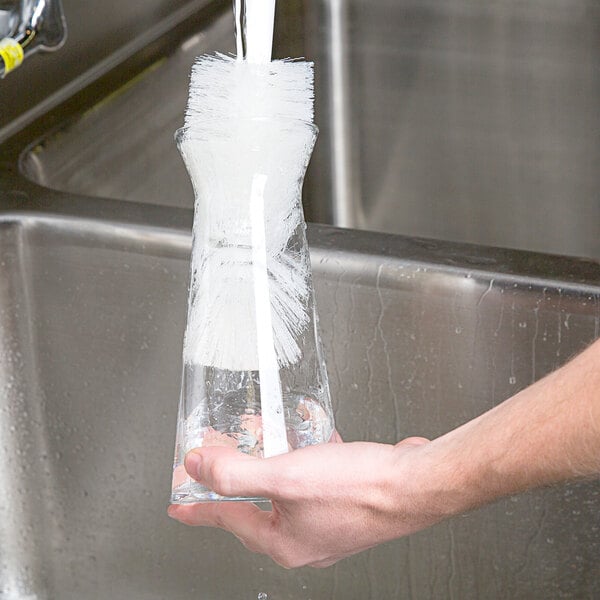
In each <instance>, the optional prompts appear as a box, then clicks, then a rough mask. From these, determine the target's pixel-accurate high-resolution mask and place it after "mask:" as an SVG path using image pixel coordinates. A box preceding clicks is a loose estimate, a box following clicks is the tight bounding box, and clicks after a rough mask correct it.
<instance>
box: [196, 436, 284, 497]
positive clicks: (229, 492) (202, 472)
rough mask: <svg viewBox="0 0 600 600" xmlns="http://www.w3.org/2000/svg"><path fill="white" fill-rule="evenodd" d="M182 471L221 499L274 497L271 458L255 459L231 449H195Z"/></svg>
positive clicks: (273, 470) (274, 486)
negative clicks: (225, 497)
mask: <svg viewBox="0 0 600 600" xmlns="http://www.w3.org/2000/svg"><path fill="white" fill-rule="evenodd" d="M185 470H186V471H187V472H188V474H189V476H190V477H192V478H193V479H195V480H196V481H198V482H200V483H202V484H203V485H205V486H206V487H208V488H210V489H211V490H213V491H214V492H216V493H217V494H220V495H221V496H249V497H257V496H260V497H265V498H272V497H273V496H274V495H276V490H277V480H276V474H275V469H274V468H273V459H264V458H256V457H254V456H249V455H247V454H243V453H242V452H239V451H237V450H235V449H234V448H227V447H223V446H206V447H204V448H195V449H194V450H191V451H190V452H188V453H187V455H186V457H185Z"/></svg>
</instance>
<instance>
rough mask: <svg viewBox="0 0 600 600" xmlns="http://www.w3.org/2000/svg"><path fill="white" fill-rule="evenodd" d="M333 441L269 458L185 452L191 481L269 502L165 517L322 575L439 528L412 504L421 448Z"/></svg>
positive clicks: (173, 510)
mask: <svg viewBox="0 0 600 600" xmlns="http://www.w3.org/2000/svg"><path fill="white" fill-rule="evenodd" d="M335 441H338V442H340V443H330V444H323V445H318V446H311V447H307V448H302V449H299V450H295V451H293V452H290V453H288V454H283V455H280V456H275V457H272V458H266V459H260V458H254V457H251V456H248V455H245V454H241V453H240V452H238V451H236V450H234V449H232V448H224V447H203V448H198V449H195V450H192V451H191V452H190V453H188V455H187V456H186V460H185V468H186V470H187V472H188V473H189V475H190V476H191V477H192V478H194V479H196V480H197V481H200V482H201V483H203V484H204V485H206V486H207V487H209V488H210V489H212V490H214V491H215V492H217V493H219V494H221V495H224V496H236V495H241V496H251V497H257V496H259V497H265V498H269V499H271V501H272V510H271V511H263V510H261V509H259V508H258V507H256V506H255V505H253V504H252V503H249V502H213V503H201V504H189V505H172V506H170V507H169V511H168V512H169V516H171V517H173V518H174V519H177V520H179V521H181V522H182V523H185V524H187V525H204V526H212V527H220V528H222V529H225V530H227V531H229V532H231V533H233V534H234V535H235V536H236V537H237V538H238V539H239V540H240V541H241V542H242V543H243V544H244V546H246V547H247V548H248V549H250V550H252V551H254V552H259V553H262V554H267V555H268V556H270V557H271V558H272V559H273V560H274V561H275V562H277V563H279V564H280V565H282V566H284V567H287V568H293V567H300V566H304V565H310V566H313V567H327V566H329V565H332V564H333V563H335V562H337V561H338V560H340V559H342V558H345V557H347V556H350V555H352V554H355V553H357V552H360V551H362V550H366V549H367V548H371V547H373V546H375V545H377V544H380V543H382V542H385V541H388V540H391V539H394V538H397V537H401V536H403V535H407V534H409V533H413V532H415V531H418V530H420V529H423V528H425V527H427V526H429V525H431V524H433V523H435V522H437V521H438V520H440V518H441V515H439V516H438V515H437V514H435V513H434V512H431V510H430V507H427V506H421V505H420V501H419V498H420V494H419V493H418V484H417V475H418V467H417V466H416V464H417V463H416V462H415V460H414V459H415V457H416V456H417V455H418V454H419V452H420V450H421V448H423V447H425V446H426V444H427V442H428V440H425V439H423V438H407V439H406V440H404V441H403V442H400V443H399V444H396V446H392V445H387V444H376V443H368V442H354V443H347V444H346V443H342V442H341V440H340V439H339V438H338V439H337V440H335Z"/></svg>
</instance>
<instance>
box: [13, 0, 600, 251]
mask: <svg viewBox="0 0 600 600" xmlns="http://www.w3.org/2000/svg"><path fill="white" fill-rule="evenodd" d="M213 4H216V5H218V6H220V7H221V12H220V14H221V16H220V17H219V13H218V12H217V13H215V14H214V15H212V16H211V22H210V23H207V22H202V23H200V24H199V25H198V26H197V28H196V30H193V29H190V28H188V30H187V32H186V34H185V36H179V38H173V37H171V38H169V39H168V43H164V44H163V45H162V47H161V46H160V44H159V45H157V47H156V48H155V49H154V57H155V58H154V60H153V61H152V60H149V61H148V63H147V65H146V66H148V67H149V68H148V69H147V70H146V71H145V72H144V73H142V74H141V75H140V76H139V79H137V80H136V81H131V80H130V79H127V80H125V81H124V82H123V84H124V85H123V86H122V87H121V89H119V90H118V91H117V92H116V93H114V94H113V95H111V96H109V97H108V98H107V97H106V95H105V94H102V93H98V95H97V98H96V100H95V102H96V105H95V106H92V107H90V108H88V110H87V112H86V114H85V115H84V116H83V117H82V118H78V119H75V120H74V121H72V122H70V123H69V124H67V125H65V126H64V127H61V128H59V129H58V130H57V131H56V132H55V133H54V134H52V135H50V136H49V137H45V138H44V139H43V140H42V141H41V142H40V144H39V145H37V146H35V147H34V148H33V151H32V153H31V154H29V155H28V156H27V157H26V159H25V160H24V163H23V164H24V167H25V170H26V172H27V173H28V175H29V176H30V177H33V178H34V179H35V180H36V181H38V182H40V183H42V184H43V185H47V186H50V187H53V188H56V189H60V190H66V191H69V192H75V193H85V194H91V195H93V196H108V197H111V198H118V199H126V200H138V201H142V202H148V203H153V204H161V205H170V206H191V198H192V196H191V192H190V187H189V183H188V178H187V176H186V174H185V172H184V169H183V167H182V165H181V161H180V159H179V157H178V156H177V153H176V151H175V149H174V145H173V142H172V133H173V131H174V130H175V129H176V128H177V126H178V125H180V123H181V119H182V114H183V109H184V106H185V101H186V87H187V86H186V84H187V80H188V74H189V69H190V65H191V63H192V61H193V58H194V56H195V55H196V54H199V53H201V52H208V51H214V50H221V51H232V50H233V49H234V48H233V19H232V18H231V16H230V6H231V2H223V1H222V0H221V1H219V2H213ZM599 23H600V9H599V7H598V4H597V2H595V0H580V1H579V2H578V3H577V6H576V7H574V6H573V3H572V2H570V1H569V0H556V1H555V2H552V3H551V4H549V3H548V2H547V1H545V0H527V2H524V3H514V2H507V1H506V0H494V1H492V2H486V3H484V4H481V5H475V4H472V3H470V2H465V1H464V0H443V1H442V0H428V1H427V2H422V1H419V2H414V1H412V0H402V1H400V0H376V1H372V2H364V1H363V0H346V1H344V2H340V1H334V0H321V1H319V2H302V1H301V0H286V1H285V2H280V3H279V8H278V26H277V28H276V31H277V33H278V38H277V44H276V56H290V55H291V56H302V55H304V56H308V57H309V58H311V59H314V60H315V64H316V73H317V82H316V83H317V85H316V95H317V98H316V100H317V103H316V109H317V123H318V125H319V126H320V128H321V135H320V139H319V141H318V143H317V147H316V150H315V156H314V160H313V164H312V166H311V168H310V170H309V173H308V179H307V186H306V195H305V205H306V210H307V215H308V216H309V218H310V220H311V221H316V222H321V223H329V224H334V225H340V226H345V227H346V226H348V227H355V228H361V229H369V230H376V231H385V232H389V233H401V234H405V235H412V236H426V237H433V238H437V239H446V240H452V241H459V242H471V243H478V244H484V245H493V246H501V247H509V248H519V249H526V250H534V251H541V252H549V253H554V254H563V255H570V256H588V257H593V258H597V259H598V258H600V204H599V203H598V201H597V199H598V196H599V194H600V179H599V177H598V169H597V164H598V159H599V157H600V146H599V144H598V140H597V135H596V132H597V131H598V125H599V116H600V112H599V111H598V108H597V107H598V105H599V100H600V97H599V96H600V92H599V90H600V86H599V85H598V84H599V82H600V75H599V73H600V68H599V67H600V58H599V57H600V53H599V52H598V36H597V35H596V30H597V28H598V25H599ZM113 91H114V90H112V89H111V92H113Z"/></svg>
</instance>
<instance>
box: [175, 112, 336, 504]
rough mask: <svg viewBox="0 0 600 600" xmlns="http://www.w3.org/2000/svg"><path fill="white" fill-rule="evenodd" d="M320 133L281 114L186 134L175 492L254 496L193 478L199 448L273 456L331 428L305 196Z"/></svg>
mask: <svg viewBox="0 0 600 600" xmlns="http://www.w3.org/2000/svg"><path fill="white" fill-rule="evenodd" d="M316 136H317V129H316V127H314V125H312V124H310V123H305V122H299V121H293V122H283V121H277V120H276V119H248V120H246V121H241V122H240V123H239V125H238V126H237V127H236V128H235V129H234V128H231V129H230V130H228V131H227V133H223V131H221V130H216V129H214V130H211V128H210V127H209V126H207V127H206V128H205V129H203V130H201V131H198V130H197V129H196V130H193V131H192V130H191V129H186V128H184V129H180V130H179V131H178V132H177V134H176V139H177V143H178V147H179V150H180V152H181V154H182V156H183V159H184V162H185V164H186V167H187V169H188V172H189V174H190V177H191V180H192V183H193V186H194V193H195V209H194V227H193V237H192V258H191V270H190V289H189V302H188V315H187V325H186V331H185V340H184V351H183V376H182V386H181V397H180V404H179V416H178V424H177V441H176V449H175V462H174V468H173V488H172V495H171V502H172V503H191V502H203V501H214V500H250V498H224V497H221V496H219V495H217V494H215V493H214V492H212V491H211V490H208V489H206V488H205V487H203V486H202V485H200V484H199V483H197V482H195V481H194V480H192V479H191V478H190V477H189V476H188V475H187V473H186V472H185V469H184V466H183V461H184V457H185V454H186V453H187V452H189V451H190V450H192V449H193V448H196V447H201V446H211V445H213V446H214V445H217V446H230V447H232V448H236V449H238V450H240V451H242V452H245V453H247V454H251V455H253V456H257V457H269V456H274V455H277V454H281V453H284V452H288V451H289V450H293V449H296V448H301V447H303V446H307V445H311V444H318V443H324V442H327V441H329V439H330V438H331V435H332V433H333V430H334V422H333V413H332V409H331V401H330V394H329V385H328V381H327V372H326V368H325V362H324V359H323V354H322V349H321V341H320V337H319V330H318V318H317V313H316V307H315V300H314V290H313V284H312V274H311V266H310V257H309V252H308V245H307V242H306V224H305V221H304V215H303V211H302V202H301V195H302V182H303V179H304V173H305V171H306V167H307V165H308V161H309V160H310V155H311V153H312V148H313V146H314V142H315V140H316Z"/></svg>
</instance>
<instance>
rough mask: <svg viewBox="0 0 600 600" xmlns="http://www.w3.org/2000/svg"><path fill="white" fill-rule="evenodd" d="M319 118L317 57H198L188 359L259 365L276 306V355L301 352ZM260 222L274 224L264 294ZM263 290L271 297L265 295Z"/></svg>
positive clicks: (187, 150) (191, 112) (269, 227)
mask: <svg viewBox="0 0 600 600" xmlns="http://www.w3.org/2000/svg"><path fill="white" fill-rule="evenodd" d="M312 121H313V65H312V63H309V62H302V61H273V62H270V63H268V64H264V65H263V64H249V63H248V62H247V61H245V60H241V61H238V60H236V59H235V58H232V57H228V56H224V55H215V56H201V57H199V58H198V59H197V60H196V63H195V65H194V67H193V70H192V75H191V81H190V95H189V103H188V107H187V111H186V115H185V132H184V135H183V138H182V140H181V141H180V147H181V150H182V153H183V156H184V158H185V161H186V165H187V168H188V171H189V173H190V176H191V179H192V182H193V184H194V188H195V192H196V198H197V202H196V210H195V216H194V251H193V256H192V264H193V268H194V273H193V277H192V284H191V285H192V289H191V296H190V299H191V305H190V309H189V313H188V325H187V329H186V337H185V344H184V358H185V360H186V362H188V363H192V364H201V365H208V366H213V367H218V368H222V369H230V370H240V371H241V370H257V369H258V368H259V357H258V350H257V348H258V346H259V345H260V344H259V341H260V336H261V332H260V331H257V310H259V311H263V312H264V311H265V310H266V311H269V313H270V314H269V315H268V316H269V319H268V322H269V323H270V324H271V326H272V331H273V337H272V345H273V346H274V349H275V355H276V361H277V363H278V364H279V365H280V366H286V365H289V364H293V363H295V362H297V361H298V360H299V359H300V357H301V350H300V345H299V339H300V338H301V336H302V332H303V331H304V329H305V328H306V326H307V324H308V322H309V315H308V313H307V300H308V296H309V285H310V284H309V275H310V274H309V272H308V264H309V263H308V256H307V255H306V250H305V248H302V247H301V246H296V242H295V241H294V240H296V239H297V236H298V235H300V236H301V237H302V238H303V236H304V232H303V230H302V228H303V226H304V224H303V218H302V208H301V198H300V194H301V180H302V177H303V174H304V170H305V168H306V164H307V162H308V160H309V157H310V153H311V150H312V145H313V143H314V136H315V133H314V130H313V127H312V125H311V123H312ZM257 175H258V176H260V177H261V178H263V179H264V181H265V185H264V193H263V194H262V197H261V207H262V208H261V211H263V212H264V218H262V217H261V219H260V221H261V223H260V224H257V223H256V218H254V219H253V218H252V217H253V214H254V213H253V212H252V211H251V202H250V190H251V189H252V186H253V182H254V180H255V177H256V176H257ZM263 212H261V214H263ZM254 216H255V214H254ZM257 227H260V228H261V229H264V232H261V236H264V246H265V248H264V253H265V259H264V261H263V262H264V263H265V264H266V270H267V274H268V279H264V282H265V284H266V282H267V281H268V290H267V291H266V296H265V295H264V294H262V293H261V294H258V295H257V293H256V292H257V288H256V285H255V284H256V280H257V278H256V276H255V275H256V271H255V270H254V271H253V267H255V266H256V265H255V257H256V253H253V250H255V248H254V245H255V244H256V242H255V241H253V239H254V240H255V239H256V233H257V229H256V228H257ZM253 234H254V237H253ZM261 239H262V238H261ZM265 261H266V262H265ZM263 268H264V267H263ZM261 285H262V284H261ZM259 291H262V290H259ZM262 297H268V298H269V299H270V307H269V306H266V307H265V306H259V305H258V304H257V298H262Z"/></svg>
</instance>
